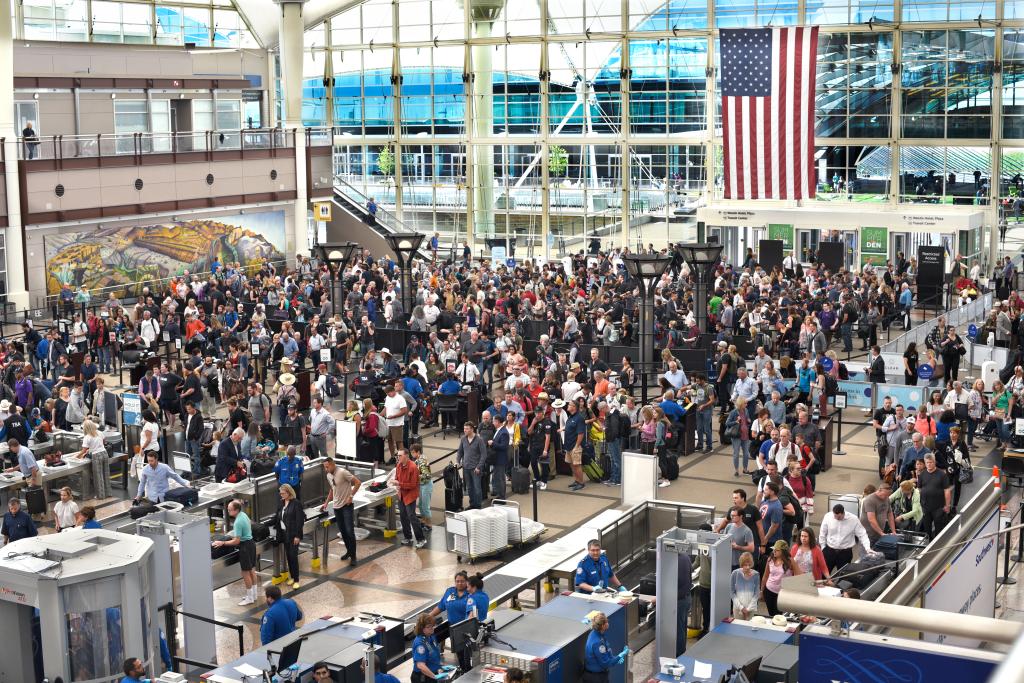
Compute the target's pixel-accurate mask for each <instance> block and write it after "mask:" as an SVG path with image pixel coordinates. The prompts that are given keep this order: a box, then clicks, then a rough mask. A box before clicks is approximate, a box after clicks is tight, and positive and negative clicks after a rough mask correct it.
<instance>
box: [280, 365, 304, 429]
mask: <svg viewBox="0 0 1024 683" xmlns="http://www.w3.org/2000/svg"><path fill="white" fill-rule="evenodd" d="M281 367H282V369H283V370H282V372H281V374H280V375H278V376H277V382H276V383H275V384H274V390H275V391H276V392H277V405H278V408H279V412H280V414H281V422H282V423H283V422H284V421H285V418H287V417H288V406H290V405H296V404H298V402H299V392H298V389H296V388H295V381H296V377H295V375H294V374H293V373H292V372H291V363H289V364H288V365H287V366H285V364H284V363H282V364H281ZM286 367H287V370H284V368H286Z"/></svg>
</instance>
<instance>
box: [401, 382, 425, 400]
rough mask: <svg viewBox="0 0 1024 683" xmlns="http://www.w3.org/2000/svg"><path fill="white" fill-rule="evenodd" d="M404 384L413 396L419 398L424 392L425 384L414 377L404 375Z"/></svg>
mask: <svg viewBox="0 0 1024 683" xmlns="http://www.w3.org/2000/svg"><path fill="white" fill-rule="evenodd" d="M402 386H403V387H405V390H406V391H407V392H408V393H409V395H410V396H412V397H413V398H416V399H418V398H419V397H420V394H422V393H423V385H422V384H420V383H419V381H417V380H415V379H413V378H412V377H403V378H402Z"/></svg>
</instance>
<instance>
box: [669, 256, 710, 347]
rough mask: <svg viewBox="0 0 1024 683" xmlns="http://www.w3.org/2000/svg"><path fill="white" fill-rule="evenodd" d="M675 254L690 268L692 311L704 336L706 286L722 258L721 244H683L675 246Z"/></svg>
mask: <svg viewBox="0 0 1024 683" xmlns="http://www.w3.org/2000/svg"><path fill="white" fill-rule="evenodd" d="M675 250H676V254H678V255H679V257H680V258H681V259H682V260H683V261H685V262H686V263H687V264H688V265H689V266H690V271H691V272H692V273H693V279H694V282H695V286H694V289H693V309H694V314H695V315H696V316H697V328H698V329H700V331H701V332H702V333H704V334H707V331H708V286H709V284H710V283H711V273H712V269H713V268H714V267H715V266H716V265H717V264H718V260H719V258H720V257H721V256H722V245H721V244H684V243H682V242H680V243H678V244H676V245H675Z"/></svg>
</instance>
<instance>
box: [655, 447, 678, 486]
mask: <svg viewBox="0 0 1024 683" xmlns="http://www.w3.org/2000/svg"><path fill="white" fill-rule="evenodd" d="M658 465H659V466H660V467H661V475H662V476H663V477H665V478H666V479H668V480H669V481H675V480H676V479H678V478H679V460H678V458H677V457H676V455H675V454H673V453H667V454H666V455H665V456H664V457H662V458H660V459H659V460H658Z"/></svg>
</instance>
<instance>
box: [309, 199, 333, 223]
mask: <svg viewBox="0 0 1024 683" xmlns="http://www.w3.org/2000/svg"><path fill="white" fill-rule="evenodd" d="M313 215H314V216H315V217H316V219H317V220H318V221H328V222H329V221H330V220H331V202H316V203H315V204H313Z"/></svg>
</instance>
